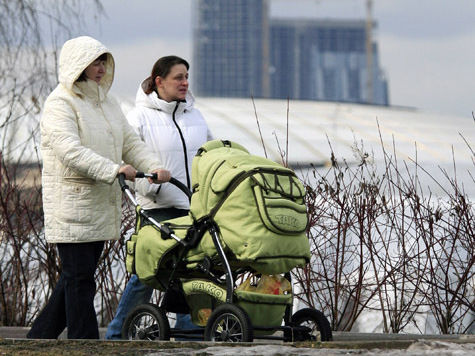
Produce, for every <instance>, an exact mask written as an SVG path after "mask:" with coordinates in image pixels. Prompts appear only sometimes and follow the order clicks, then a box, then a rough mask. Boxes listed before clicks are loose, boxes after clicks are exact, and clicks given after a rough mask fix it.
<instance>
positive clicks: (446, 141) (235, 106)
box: [123, 97, 475, 195]
mask: <svg viewBox="0 0 475 356" xmlns="http://www.w3.org/2000/svg"><path fill="white" fill-rule="evenodd" d="M123 102H124V101H123ZM132 103H133V101H132V100H127V103H124V111H127V110H128V108H130V107H131V105H132ZM195 106H196V107H197V108H198V109H199V110H200V111H201V113H202V114H203V116H204V117H205V119H206V121H207V122H208V125H209V127H210V129H211V131H212V133H213V135H214V137H215V138H219V139H227V140H231V141H236V142H238V143H240V144H242V145H243V146H244V147H246V148H247V149H248V150H249V151H250V152H251V153H253V154H257V155H261V156H264V155H265V154H267V157H268V158H271V159H273V160H275V161H277V162H281V161H282V158H281V154H280V152H282V151H285V150H286V147H287V145H288V163H289V165H290V166H292V167H299V166H302V167H308V166H309V165H310V164H313V165H315V166H318V167H321V166H327V165H329V163H330V159H331V151H332V150H333V152H334V154H335V157H336V158H337V159H342V158H344V159H346V160H347V161H348V162H350V163H351V162H353V161H357V159H356V158H355V149H354V147H355V143H356V144H357V146H359V147H361V143H362V144H363V146H364V150H365V151H366V152H368V153H369V154H370V155H371V156H372V157H373V158H374V161H376V162H377V161H382V160H383V159H384V154H383V149H382V147H384V149H385V151H386V153H387V154H388V155H389V156H390V157H395V156H396V157H397V158H398V159H399V160H404V161H406V162H409V164H411V163H413V161H415V160H417V162H419V164H420V165H421V166H422V167H425V168H427V169H428V170H431V173H432V174H435V176H437V174H438V173H434V172H435V171H440V168H442V169H447V170H449V171H450V170H453V168H454V164H453V162H454V161H453V159H454V158H455V163H456V164H455V166H456V167H457V169H458V171H457V174H458V175H459V174H461V175H462V176H464V177H463V181H464V182H465V184H466V185H467V184H468V185H473V184H470V183H473V178H471V177H473V176H475V172H474V171H475V169H474V167H475V166H474V153H473V151H472V150H475V120H474V119H473V117H472V116H471V113H467V116H466V117H460V116H453V115H442V114H436V113H429V112H423V111H420V110H417V109H413V108H404V107H385V106H372V105H361V104H351V103H335V102H316V101H297V100H291V101H287V100H274V99H254V100H252V99H251V98H248V99H245V98H207V97H206V98H205V97H203V98H201V97H199V98H196V103H195ZM287 121H288V143H287V141H286V137H287V135H286V132H287ZM261 134H262V140H263V142H264V144H265V151H264V148H263V144H262V140H261ZM381 140H382V142H383V146H382V145H381ZM330 145H331V147H330ZM279 146H280V149H279ZM469 146H471V147H469ZM452 150H453V152H452ZM434 168H436V169H435V170H434ZM439 173H440V172H439ZM452 173H453V172H452ZM436 178H437V177H436ZM439 178H440V174H439ZM437 179H438V178H437ZM465 188H467V186H466V187H465ZM470 189H471V190H473V193H475V188H470ZM473 195H475V194H473Z"/></svg>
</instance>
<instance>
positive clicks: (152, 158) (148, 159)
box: [122, 116, 163, 172]
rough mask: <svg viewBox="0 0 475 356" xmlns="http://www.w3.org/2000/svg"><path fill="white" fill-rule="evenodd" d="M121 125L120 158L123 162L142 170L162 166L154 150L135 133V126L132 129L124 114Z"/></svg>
mask: <svg viewBox="0 0 475 356" xmlns="http://www.w3.org/2000/svg"><path fill="white" fill-rule="evenodd" d="M122 126H123V132H124V146H123V148H122V159H123V160H124V162H125V163H128V164H131V165H132V166H134V167H135V168H136V169H137V170H139V171H143V172H150V171H152V170H154V169H158V168H163V164H162V163H161V162H160V161H159V160H158V159H157V157H156V155H155V154H154V152H153V151H152V150H151V149H150V148H149V147H148V146H147V145H146V144H145V143H144V142H143V141H142V140H141V139H140V137H139V136H138V135H137V132H136V131H135V130H137V128H135V130H134V128H133V127H132V126H130V125H129V123H128V122H127V119H126V118H125V116H122Z"/></svg>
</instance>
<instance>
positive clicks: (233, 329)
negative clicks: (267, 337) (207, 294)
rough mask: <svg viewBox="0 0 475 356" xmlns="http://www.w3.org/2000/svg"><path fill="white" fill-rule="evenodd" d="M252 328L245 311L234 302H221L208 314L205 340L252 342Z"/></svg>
mask: <svg viewBox="0 0 475 356" xmlns="http://www.w3.org/2000/svg"><path fill="white" fill-rule="evenodd" d="M253 338H254V337H253V330H252V325H251V321H250V319H249V316H248V315H247V313H246V312H245V311H244V310H242V309H241V308H239V307H238V306H236V305H234V304H223V305H220V306H219V307H217V308H216V309H215V310H214V311H213V312H212V313H211V315H210V317H209V319H208V322H207V323H206V328H205V335H204V339H205V341H225V342H252V340H253Z"/></svg>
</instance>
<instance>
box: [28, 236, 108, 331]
mask: <svg viewBox="0 0 475 356" xmlns="http://www.w3.org/2000/svg"><path fill="white" fill-rule="evenodd" d="M57 248H58V252H59V257H60V259H61V264H62V272H61V275H60V278H59V280H58V283H57V284H56V287H55V288H54V290H53V293H52V294H51V296H50V298H49V301H48V303H47V304H46V306H45V307H44V309H43V310H42V311H41V313H40V314H39V315H38V317H37V318H36V320H35V322H34V323H33V325H32V327H31V329H30V331H29V332H28V334H27V338H30V339H56V338H58V336H59V335H60V334H61V333H62V332H63V330H64V328H65V327H67V328H68V339H98V338H99V329H98V325H97V318H96V311H95V309H94V294H95V293H96V282H95V280H94V273H95V271H96V268H97V262H98V261H99V258H100V257H101V253H102V249H103V248H104V241H97V242H86V243H59V244H57Z"/></svg>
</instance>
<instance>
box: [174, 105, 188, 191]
mask: <svg viewBox="0 0 475 356" xmlns="http://www.w3.org/2000/svg"><path fill="white" fill-rule="evenodd" d="M178 105H180V102H179V101H178V102H177V103H176V106H175V110H173V116H172V119H173V123H174V124H175V126H176V128H177V130H178V133H179V134H180V138H181V144H182V146H183V156H184V158H185V172H186V186H187V187H188V189H190V188H191V182H190V172H189V171H188V155H187V153H186V143H185V138H184V137H183V133H182V132H181V129H180V127H179V126H178V124H177V122H176V118H175V114H176V111H177V110H178Z"/></svg>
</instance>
